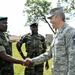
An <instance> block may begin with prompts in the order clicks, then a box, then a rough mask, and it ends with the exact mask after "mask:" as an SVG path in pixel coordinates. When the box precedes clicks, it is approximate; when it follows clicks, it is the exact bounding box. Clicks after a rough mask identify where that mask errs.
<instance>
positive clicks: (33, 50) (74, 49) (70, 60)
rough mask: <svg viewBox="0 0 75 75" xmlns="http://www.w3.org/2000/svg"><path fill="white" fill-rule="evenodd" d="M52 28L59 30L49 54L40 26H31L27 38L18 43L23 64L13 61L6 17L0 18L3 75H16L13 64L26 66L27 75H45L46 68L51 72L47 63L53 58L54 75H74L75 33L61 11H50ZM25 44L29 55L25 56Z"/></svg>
mask: <svg viewBox="0 0 75 75" xmlns="http://www.w3.org/2000/svg"><path fill="white" fill-rule="evenodd" d="M48 19H49V20H50V23H51V24H52V27H53V28H54V29H56V30H57V34H56V35H55V39H53V42H52V44H51V45H50V48H49V49H48V50H47V51H46V48H47V46H46V42H45V38H44V37H43V36H42V35H40V34H39V33H38V23H33V24H31V25H30V30H31V33H28V34H25V35H23V36H22V37H21V39H20V40H19V41H18V42H17V43H16V47H17V50H18V52H19V53H20V55H21V56H22V58H23V59H24V60H20V59H17V58H14V57H12V50H11V46H12V44H11V42H10V41H9V38H8V36H7V35H6V34H5V32H6V31H7V17H0V75H14V71H13V64H12V63H17V64H21V65H24V66H27V67H26V68H25V71H24V75H43V66H44V62H46V66H45V67H46V69H48V68H49V64H48V60H49V59H51V58H53V65H52V75H75V29H74V28H72V27H70V26H69V25H68V24H67V23H66V22H65V13H64V11H63V8H62V7H57V8H54V9H51V10H50V15H49V17H48ZM23 43H25V48H26V52H27V55H26V56H25V55H24V54H23V52H22V49H21V47H22V44H23Z"/></svg>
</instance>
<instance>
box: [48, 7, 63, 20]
mask: <svg viewBox="0 0 75 75" xmlns="http://www.w3.org/2000/svg"><path fill="white" fill-rule="evenodd" d="M60 13H64V11H63V8H62V7H57V8H53V9H51V10H50V14H49V17H47V18H48V19H50V18H51V17H52V16H53V15H55V14H60Z"/></svg>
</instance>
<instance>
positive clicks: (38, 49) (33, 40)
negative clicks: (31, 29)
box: [18, 33, 46, 58]
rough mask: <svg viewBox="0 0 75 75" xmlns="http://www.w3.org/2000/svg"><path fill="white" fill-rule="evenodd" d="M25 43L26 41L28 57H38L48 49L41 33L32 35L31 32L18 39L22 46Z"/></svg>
mask: <svg viewBox="0 0 75 75" xmlns="http://www.w3.org/2000/svg"><path fill="white" fill-rule="evenodd" d="M23 43H25V47H26V52H27V56H28V57H31V58H32V57H36V56H38V55H40V54H41V53H44V52H45V51H46V42H45V38H44V37H43V36H42V35H40V34H37V35H31V34H30V33H29V34H26V35H24V36H22V38H21V39H20V40H19V41H18V44H19V46H20V47H21V45H22V44H23Z"/></svg>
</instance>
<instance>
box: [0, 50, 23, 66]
mask: <svg viewBox="0 0 75 75" xmlns="http://www.w3.org/2000/svg"><path fill="white" fill-rule="evenodd" d="M0 57H1V58H2V59H4V60H5V61H8V62H11V63H17V64H21V65H23V64H24V61H23V60H19V59H17V58H15V57H12V56H10V55H8V54H7V53H6V52H5V51H1V52H0Z"/></svg>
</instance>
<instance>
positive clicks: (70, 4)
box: [57, 0, 75, 19]
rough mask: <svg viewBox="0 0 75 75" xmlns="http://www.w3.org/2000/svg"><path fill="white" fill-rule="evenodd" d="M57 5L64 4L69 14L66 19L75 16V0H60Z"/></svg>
mask: <svg viewBox="0 0 75 75" xmlns="http://www.w3.org/2000/svg"><path fill="white" fill-rule="evenodd" d="M57 6H62V7H63V8H64V11H65V12H66V14H68V16H67V17H66V19H70V18H73V17H75V0H58V3H57Z"/></svg>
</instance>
